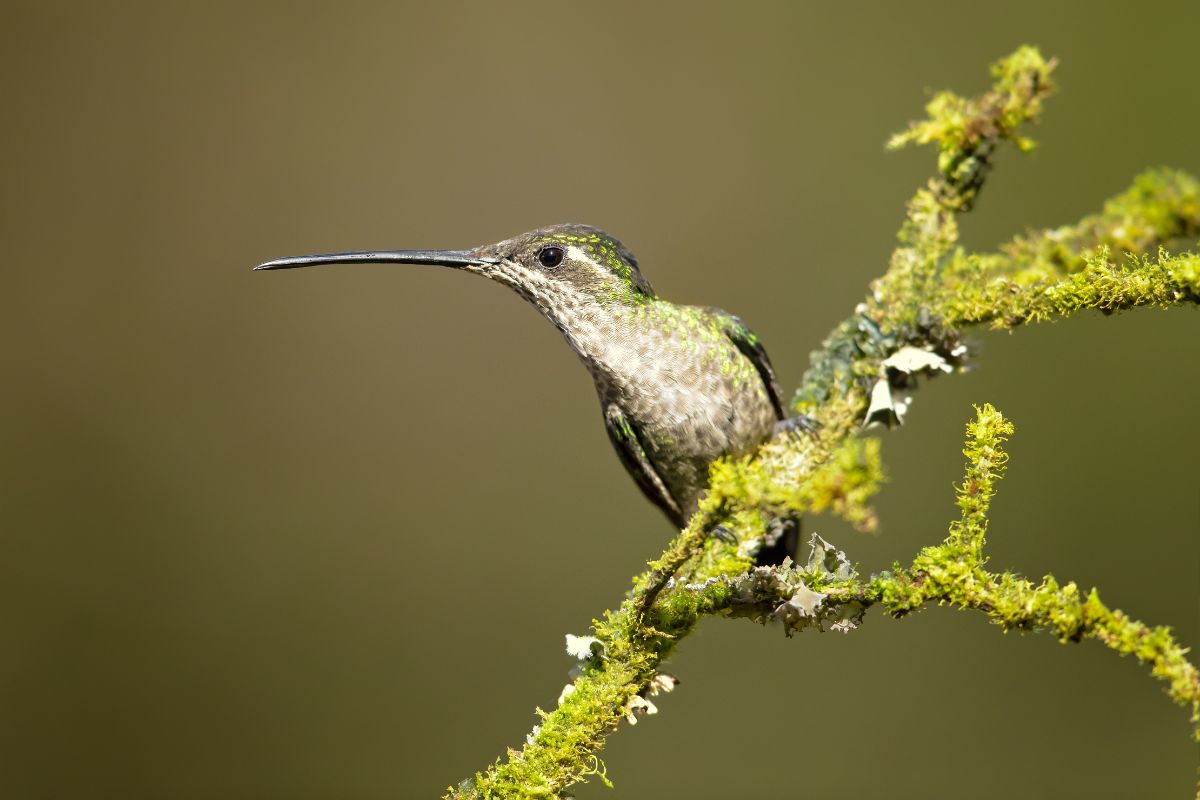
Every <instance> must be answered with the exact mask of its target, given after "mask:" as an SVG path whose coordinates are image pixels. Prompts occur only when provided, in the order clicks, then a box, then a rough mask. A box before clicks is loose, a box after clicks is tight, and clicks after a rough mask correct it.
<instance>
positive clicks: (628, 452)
mask: <svg viewBox="0 0 1200 800" xmlns="http://www.w3.org/2000/svg"><path fill="white" fill-rule="evenodd" d="M604 427H605V429H606V430H607V431H608V438H609V439H610V440H611V441H612V443H613V447H614V448H615V449H616V451H617V455H618V456H620V458H621V463H622V464H624V465H625V469H626V470H627V471H628V472H629V474H630V475H632V476H633V480H634V482H636V483H637V485H638V488H640V489H641V490H642V493H643V494H644V495H646V497H647V498H648V499H649V500H650V502H651V503H654V505H656V506H658V507H659V508H661V509H662V510H663V511H664V512H665V513H666V515H667V516H668V517H669V518H670V520H671V522H672V523H674V524H675V526H676V527H680V528H682V527H683V526H684V524H686V522H687V520H686V519H684V518H683V512H682V511H681V510H680V509H679V504H678V503H676V502H675V498H673V497H671V493H670V492H669V491H667V486H666V484H665V483H663V480H662V478H660V477H659V475H658V472H657V471H656V470H655V469H654V465H653V464H652V463H650V459H649V458H648V457H647V456H646V450H645V448H644V447H642V440H641V437H640V435H639V434H638V431H637V429H636V428H635V427H634V426H633V424H632V423H631V422H630V421H629V418H628V417H626V416H625V414H624V412H622V411H621V409H620V408H619V407H618V406H617V404H616V403H609V404H608V406H606V407H605V409H604Z"/></svg>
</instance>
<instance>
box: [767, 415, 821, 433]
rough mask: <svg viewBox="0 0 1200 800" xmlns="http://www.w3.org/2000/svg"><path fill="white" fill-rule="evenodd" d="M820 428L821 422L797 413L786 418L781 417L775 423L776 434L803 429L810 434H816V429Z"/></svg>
mask: <svg viewBox="0 0 1200 800" xmlns="http://www.w3.org/2000/svg"><path fill="white" fill-rule="evenodd" d="M820 429H821V423H819V422H817V421H816V420H815V419H813V418H812V417H808V416H805V415H804V414H799V415H797V416H795V417H789V418H788V419H781V420H779V422H776V423H775V433H776V435H778V434H781V433H792V432H793V431H804V432H805V433H807V434H809V435H810V436H816V435H817V431H819V430H820Z"/></svg>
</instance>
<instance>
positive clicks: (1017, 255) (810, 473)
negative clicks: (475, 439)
mask: <svg viewBox="0 0 1200 800" xmlns="http://www.w3.org/2000/svg"><path fill="white" fill-rule="evenodd" d="M1053 68H1054V62H1053V61H1052V60H1051V61H1047V60H1045V59H1043V58H1042V56H1041V55H1040V54H1039V53H1038V52H1037V50H1035V49H1033V48H1021V49H1019V50H1018V51H1016V52H1015V53H1014V54H1012V55H1011V56H1009V57H1008V58H1006V59H1004V60H1002V61H1000V62H998V63H997V64H996V65H994V66H993V68H992V74H993V77H994V83H993V86H992V89H991V91H989V92H988V93H986V94H984V95H982V96H980V97H978V98H962V97H959V96H957V95H954V94H951V93H941V94H939V95H937V96H935V97H934V99H933V100H932V101H931V102H930V104H929V106H928V107H927V109H926V110H927V112H928V118H927V119H926V120H924V121H921V122H917V123H914V124H913V125H911V126H910V127H909V129H908V130H907V131H905V132H904V133H902V134H899V135H897V136H896V137H894V138H893V140H892V142H891V144H892V146H901V145H903V144H908V143H921V144H933V145H935V146H936V147H937V150H938V160H937V165H938V172H937V175H936V176H935V177H934V178H933V179H932V180H931V181H930V182H929V184H928V185H927V186H926V187H923V188H922V189H920V190H918V191H917V192H916V194H915V195H914V197H913V199H912V200H911V201H910V202H909V204H908V208H907V214H906V217H905V221H904V224H903V227H902V228H901V230H900V232H899V235H898V239H899V246H898V247H897V248H896V250H895V251H894V253H893V254H892V257H891V260H890V262H889V264H888V268H887V271H886V273H885V274H884V275H883V276H882V277H881V278H880V279H879V280H877V281H875V282H874V283H873V284H872V285H871V290H870V293H869V294H868V297H867V298H866V301H865V302H864V303H862V304H861V305H860V306H859V307H858V308H857V309H855V311H854V313H853V314H852V315H851V316H850V317H849V318H848V319H847V320H846V321H844V322H843V323H841V324H840V325H839V326H837V327H836V328H835V329H834V331H833V332H832V333H831V334H830V335H829V337H828V338H827V339H826V340H825V342H824V343H823V345H822V347H821V348H820V349H819V350H817V351H816V352H814V353H813V355H812V365H811V367H810V369H809V370H808V371H807V372H806V373H805V376H804V378H803V380H802V382H801V385H800V389H799V390H798V392H797V393H796V396H795V400H794V406H795V407H796V409H797V410H799V411H802V412H804V413H807V414H809V415H811V416H812V417H813V418H815V419H816V420H817V421H818V422H819V423H820V424H821V429H820V434H819V435H818V436H815V437H814V436H806V435H785V436H782V437H780V438H778V439H775V440H772V441H770V442H768V443H767V444H765V445H764V446H763V447H762V448H760V449H759V451H758V452H757V453H755V454H753V455H750V456H747V457H744V458H740V459H731V460H727V461H721V462H718V463H717V464H715V465H713V467H712V470H711V475H710V488H709V491H708V493H707V495H706V496H705V497H704V499H703V500H702V501H701V503H700V507H699V510H698V512H697V513H696V514H695V516H694V517H693V518H692V519H691V520H689V522H688V524H687V526H686V527H685V528H684V529H683V530H682V531H680V533H679V534H678V536H676V537H675V539H674V540H673V541H672V542H671V544H670V545H669V547H668V548H667V549H666V550H665V551H664V552H663V554H662V555H661V556H660V557H659V558H658V559H656V560H655V561H652V562H650V563H649V564H648V565H647V568H646V570H645V571H644V572H643V573H642V574H641V575H639V576H638V577H636V578H635V579H634V581H633V588H632V591H631V592H630V594H629V596H628V597H626V599H625V600H624V602H622V603H621V605H620V607H618V608H617V609H616V610H614V611H609V612H605V613H604V615H603V616H602V618H601V619H599V620H595V621H594V622H593V632H594V634H595V636H596V637H597V638H598V639H599V641H600V644H601V645H602V647H603V653H602V655H598V656H595V657H593V658H592V659H590V660H588V661H587V662H583V663H582V665H581V668H582V674H581V675H580V676H579V677H578V678H577V679H576V680H575V681H574V683H573V685H572V686H573V691H572V692H571V693H569V694H567V695H565V696H564V697H563V699H562V701H561V702H560V703H559V704H558V706H557V707H556V708H554V709H553V710H551V711H549V712H542V711H540V710H539V712H538V713H539V716H540V718H541V722H540V726H539V727H538V728H537V729H536V730H535V732H534V733H532V734H531V735H530V737H529V739H528V740H527V742H526V744H525V745H524V747H522V748H520V749H515V748H514V749H510V750H509V751H508V753H507V759H506V760H505V761H503V762H501V761H499V760H498V761H497V762H496V763H495V764H493V765H492V766H491V767H490V768H489V769H488V770H486V771H485V772H483V773H478V774H476V775H475V776H474V778H472V779H470V780H468V781H465V782H464V783H463V784H462V785H460V786H459V787H458V788H457V789H451V790H449V794H450V796H453V797H461V798H467V797H471V798H493V797H495V798H499V797H539V798H549V797H560V796H561V795H562V791H563V790H564V789H565V788H566V787H568V786H570V785H571V784H573V783H576V782H579V781H583V780H587V779H589V778H598V779H599V780H601V781H603V782H605V783H607V776H606V769H605V766H604V764H603V762H601V761H600V760H599V757H598V753H599V752H600V750H601V749H602V747H603V745H604V741H605V739H606V737H607V736H608V735H609V734H610V733H611V732H612V731H613V730H614V729H615V728H616V727H617V725H618V724H619V723H620V721H621V719H622V718H624V717H625V715H626V713H627V709H628V707H629V704H630V703H631V702H633V701H635V700H636V699H637V698H638V697H639V695H641V694H642V693H644V692H646V691H647V690H648V688H649V687H651V685H652V682H653V681H654V680H655V676H656V675H657V673H658V669H659V667H660V665H661V664H662V662H663V660H664V659H666V658H668V657H669V656H670V655H671V653H672V652H673V650H674V648H675V646H676V645H677V644H678V642H679V641H680V640H682V639H683V638H684V637H686V636H687V635H688V634H689V633H690V632H691V631H692V630H693V629H694V627H695V625H696V623H697V622H698V621H699V620H700V619H701V618H703V617H704V616H706V615H730V616H750V617H752V618H756V619H760V620H765V619H768V618H770V617H772V616H778V615H779V614H783V615H784V616H785V617H786V616H787V615H789V614H792V615H794V614H804V613H818V612H819V613H820V614H822V615H825V617H826V618H827V619H837V620H838V624H839V625H843V623H844V625H843V627H841V628H839V629H841V630H848V629H849V628H851V627H853V626H854V625H855V624H857V620H858V619H859V618H860V617H861V612H862V610H863V609H865V608H866V607H868V606H870V605H874V604H878V605H880V606H882V607H883V608H884V609H885V610H886V611H887V612H888V613H889V614H891V615H893V616H896V617H902V616H905V615H907V614H910V613H913V612H915V611H917V610H918V609H920V608H922V607H924V606H925V605H927V604H930V603H937V604H949V605H954V606H957V607H959V608H966V609H973V610H977V611H979V612H982V613H983V614H985V615H987V617H988V618H989V619H991V620H992V621H993V622H995V623H996V624H997V625H999V626H1001V627H1003V628H1004V629H1006V630H1010V629H1013V630H1044V631H1047V632H1050V633H1052V634H1053V635H1055V636H1056V637H1057V638H1058V639H1059V640H1060V641H1063V642H1073V641H1079V640H1081V639H1094V640H1096V641H1099V642H1101V643H1102V644H1103V645H1105V646H1106V647H1108V648H1110V649H1112V650H1114V651H1115V652H1117V653H1120V654H1122V655H1131V656H1133V657H1134V658H1137V659H1138V660H1139V661H1141V662H1142V663H1144V664H1146V665H1148V666H1149V668H1150V671H1151V674H1152V675H1154V676H1155V677H1156V678H1159V679H1161V680H1163V681H1165V682H1166V683H1167V686H1168V692H1169V694H1170V696H1171V697H1172V698H1173V699H1174V700H1175V701H1176V702H1177V703H1180V704H1181V705H1184V706H1188V707H1190V709H1191V713H1192V719H1193V722H1195V723H1197V728H1196V730H1197V731H1200V678H1198V677H1197V670H1196V668H1195V667H1194V666H1193V665H1192V664H1191V663H1190V662H1189V661H1188V660H1187V658H1186V653H1187V651H1186V649H1184V648H1183V647H1182V646H1181V645H1180V644H1179V643H1178V642H1177V641H1175V639H1174V637H1173V636H1172V635H1171V633H1170V631H1169V630H1168V629H1167V628H1163V627H1156V628H1151V627H1149V626H1146V625H1144V624H1143V623H1141V622H1138V621H1136V620H1132V619H1130V618H1129V617H1128V616H1127V615H1125V614H1123V613H1122V612H1121V611H1119V610H1111V609H1109V608H1108V607H1107V606H1105V605H1104V604H1103V603H1102V602H1101V601H1100V599H1099V595H1098V594H1097V592H1096V591H1095V590H1094V589H1093V590H1091V591H1090V592H1087V593H1084V592H1081V591H1080V590H1079V588H1078V587H1077V586H1076V585H1075V584H1074V583H1067V584H1065V585H1061V584H1060V583H1059V582H1058V581H1056V580H1055V579H1054V578H1053V577H1050V576H1047V577H1046V578H1044V579H1043V580H1042V581H1041V582H1040V583H1036V584H1035V583H1033V582H1031V581H1029V580H1026V579H1024V578H1022V577H1020V576H1017V575H1014V574H1012V573H1007V572H1003V573H993V572H990V571H989V570H988V569H987V557H986V553H985V547H986V541H987V535H988V511H989V507H990V503H991V500H992V497H993V496H994V494H995V491H996V484H997V482H998V481H999V480H1000V479H1001V478H1002V477H1003V474H1004V471H1005V468H1006V462H1007V457H1006V455H1005V451H1004V443H1005V439H1006V438H1007V437H1008V436H1009V435H1010V434H1011V433H1012V426H1011V424H1010V423H1009V422H1008V421H1007V420H1005V419H1004V417H1003V416H1001V415H1000V414H999V412H997V411H996V410H995V409H994V408H992V407H991V406H988V405H984V406H982V407H979V408H978V409H977V411H976V418H975V419H974V421H972V422H971V423H970V424H969V425H968V429H967V433H968V436H967V443H966V447H965V449H964V454H965V456H966V459H967V469H966V474H965V477H964V479H963V482H962V483H961V484H960V485H959V486H957V487H956V499H957V503H958V506H959V509H960V516H959V519H957V520H955V521H954V522H953V523H951V525H950V527H949V532H948V535H947V536H946V538H945V539H944V540H943V541H941V542H940V543H938V544H935V545H931V546H928V547H925V548H923V549H922V550H921V551H920V552H919V553H918V554H917V555H916V557H915V558H914V559H913V561H912V563H911V564H909V565H908V566H901V565H900V564H896V565H893V568H892V569H891V570H889V571H886V572H881V573H879V574H877V575H874V576H872V577H870V578H869V579H866V580H862V579H859V578H858V577H857V575H855V574H854V573H853V571H852V570H849V569H848V565H847V569H844V570H843V569H838V570H836V571H835V570H829V569H822V568H819V567H816V566H814V565H808V566H806V567H801V568H793V567H792V566H788V567H783V566H780V567H775V568H753V565H752V561H751V559H750V557H749V556H748V555H747V553H746V552H744V551H745V548H744V547H743V546H742V545H744V544H746V543H748V542H749V541H750V540H754V539H758V538H761V537H762V536H763V535H764V533H765V532H766V529H767V526H768V524H769V523H770V521H771V519H772V518H773V517H775V516H778V515H781V514H789V515H790V514H801V513H806V512H810V511H815V510H829V511H832V512H834V513H837V514H839V515H841V516H842V517H844V518H846V519H847V520H849V521H850V522H852V523H854V524H855V525H856V526H858V527H860V528H864V529H870V528H871V527H872V526H873V525H874V521H875V517H874V513H873V512H872V510H871V508H870V506H869V500H870V498H871V496H872V495H873V494H874V493H875V491H876V490H877V488H878V486H879V484H880V483H881V481H882V480H883V469H882V464H881V458H880V452H879V444H878V442H877V441H876V440H873V439H864V438H862V437H861V436H860V435H859V434H860V431H861V429H862V426H863V422H864V419H865V415H866V411H867V408H868V405H869V402H870V397H871V393H872V389H873V387H875V386H877V385H880V383H881V382H883V381H887V382H888V385H889V386H890V387H891V388H898V389H904V390H905V391H910V390H912V389H913V388H915V385H916V376H914V375H908V374H903V375H897V374H895V371H894V370H889V369H887V368H886V367H885V366H884V362H885V361H886V360H887V359H888V358H889V357H890V356H892V355H893V354H895V353H896V352H897V351H899V350H900V349H901V348H903V347H906V346H912V347H916V348H918V349H921V350H925V351H928V352H930V353H933V354H935V355H937V356H940V357H941V358H942V359H943V360H944V363H945V364H948V365H950V366H951V367H954V366H957V365H960V364H962V363H963V361H964V359H965V358H966V357H967V356H966V355H965V354H964V352H963V348H962V347H961V343H962V339H961V336H962V332H963V331H964V330H965V329H966V328H967V327H969V326H972V325H979V324H990V325H992V326H994V327H1011V326H1015V325H1019V324H1025V323H1030V322H1036V321H1040V320H1046V319H1056V318H1063V317H1069V316H1071V315H1073V314H1075V313H1077V312H1078V311H1081V310H1084V309H1096V310H1099V311H1102V312H1105V313H1111V312H1113V311H1117V310H1121V309H1126V308H1134V307H1139V306H1169V305H1180V304H1195V303H1200V257H1198V256H1196V255H1192V254H1190V253H1184V254H1182V255H1169V254H1168V253H1166V252H1164V251H1161V250H1159V248H1160V247H1161V246H1163V245H1164V244H1166V243H1168V242H1171V241H1183V240H1186V239H1188V237H1192V238H1194V237H1197V236H1200V189H1198V184H1197V182H1196V181H1195V180H1194V179H1193V178H1190V177H1188V176H1187V175H1184V174H1183V173H1179V172H1173V171H1169V170H1152V171H1150V172H1147V173H1145V174H1143V175H1141V176H1139V177H1138V178H1137V180H1136V181H1135V182H1134V185H1133V186H1132V188H1131V189H1129V190H1128V191H1126V192H1124V193H1122V194H1121V195H1118V196H1117V197H1115V198H1113V199H1111V200H1110V201H1108V203H1106V204H1105V206H1104V208H1103V210H1102V211H1101V212H1100V213H1099V214H1096V215H1092V216H1089V217H1086V218H1084V219H1083V220H1081V221H1080V222H1079V223H1076V224H1075V225H1072V226H1066V227H1062V228H1055V229H1051V230H1046V231H1040V232H1035V233H1030V234H1026V235H1024V236H1021V237H1017V238H1015V239H1013V240H1012V242H1011V243H1010V244H1009V245H1007V246H1005V247H1004V248H1003V250H1002V251H1001V252H998V253H968V252H966V251H964V250H963V249H962V248H961V247H960V246H959V245H958V223H957V217H958V215H959V214H961V213H963V212H965V211H967V210H969V209H970V208H971V206H972V204H973V202H974V200H975V198H976V197H977V195H978V192H979V191H980V188H981V187H982V185H983V182H984V179H985V178H986V176H987V174H988V171H989V170H990V168H991V165H992V160H991V159H992V155H993V153H994V151H995V148H996V146H998V145H999V144H1000V143H1002V142H1004V141H1009V142H1012V143H1014V144H1015V145H1016V146H1017V147H1018V148H1019V149H1022V150H1027V149H1029V148H1030V147H1031V146H1032V142H1031V141H1030V140H1029V139H1027V138H1025V137H1024V136H1022V135H1021V134H1020V132H1019V128H1020V126H1021V125H1023V124H1024V123H1026V122H1029V121H1032V120H1034V119H1036V118H1037V116H1038V115H1039V114H1040V112H1041V110H1042V104H1043V100H1044V99H1045V98H1046V97H1047V96H1048V95H1049V93H1050V92H1051V90H1052V88H1053V87H1052V84H1051V82H1050V74H1051V71H1052V70H1053ZM572 241H574V240H572ZM578 243H579V244H581V245H584V246H586V247H588V248H589V251H590V252H592V253H594V254H597V255H598V256H599V257H600V258H601V259H602V260H603V262H604V263H605V264H606V265H607V266H608V267H609V268H610V269H612V270H613V271H614V273H616V274H618V275H619V276H623V277H624V276H625V275H626V270H628V274H629V275H632V269H631V265H630V264H626V263H625V262H624V261H623V260H622V259H621V258H619V255H620V253H619V250H618V248H617V246H616V245H615V243H612V242H606V241H602V240H599V239H598V238H589V239H587V240H586V241H585V240H583V239H580V240H578ZM1155 251H1158V252H1157V254H1153V253H1155ZM1110 253H1128V254H1129V255H1127V256H1124V257H1123V258H1122V260H1121V261H1120V262H1114V261H1112V260H1110V255H1109V254H1110ZM614 259H616V260H615V261H614ZM653 311H654V304H653V303H652V302H651V301H650V300H649V299H647V301H646V302H645V303H643V304H642V305H640V306H637V307H636V308H635V310H634V311H633V312H632V313H635V314H648V313H652V312H653ZM664 322H667V323H671V324H675V325H677V326H679V327H680V328H681V329H682V328H686V329H687V330H690V331H694V332H695V333H696V335H697V337H703V336H705V335H708V336H710V337H714V338H715V337H719V336H721V335H722V333H721V331H720V330H714V329H709V330H704V329H702V326H701V325H700V320H699V319H698V318H696V317H695V316H694V315H687V314H682V313H681V314H679V315H678V317H677V318H675V319H671V320H664ZM751 336H752V334H751ZM692 346H695V343H694V342H693V343H692ZM889 386H885V387H884V388H889ZM717 525H724V526H726V527H727V528H729V529H731V530H732V531H733V532H734V533H735V535H736V538H737V539H738V543H739V544H738V545H731V544H727V543H725V542H723V541H721V540H720V539H717V538H715V537H713V536H711V535H710V534H711V532H712V531H713V529H714V528H715V527H716V526H717ZM839 555H840V554H839ZM787 624H788V626H789V627H787V628H786V630H788V631H789V632H790V631H792V630H798V629H799V628H800V627H802V625H797V624H796V623H795V621H794V620H791V619H790V618H789V621H787ZM818 625H819V623H818ZM1197 739H1198V741H1200V732H1198V733H1197Z"/></svg>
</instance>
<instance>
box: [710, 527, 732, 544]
mask: <svg viewBox="0 0 1200 800" xmlns="http://www.w3.org/2000/svg"><path fill="white" fill-rule="evenodd" d="M708 535H709V536H713V537H716V538H717V539H720V540H721V541H722V542H724V543H725V544H737V536H735V535H734V533H733V531H732V530H730V529H729V528H728V527H727V526H725V525H718V526H717V527H715V528H713V529H712V530H711V531H709V532H708Z"/></svg>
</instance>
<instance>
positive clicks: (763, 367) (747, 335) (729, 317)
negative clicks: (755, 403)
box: [714, 309, 788, 419]
mask: <svg viewBox="0 0 1200 800" xmlns="http://www.w3.org/2000/svg"><path fill="white" fill-rule="evenodd" d="M714 310H716V309H714ZM719 313H720V315H721V318H722V319H723V320H724V322H725V326H724V330H725V336H726V337H728V339H729V341H731V342H733V344H734V346H735V347H737V349H738V350H740V351H741V353H742V355H744V356H745V357H746V358H748V359H750V363H751V364H753V365H754V369H756V370H758V376H759V377H760V378H762V382H763V386H765V387H766V389H767V396H768V397H770V398H771V405H772V406H774V407H775V417H776V419H787V416H788V415H787V403H786V402H785V401H784V399H783V389H781V388H780V386H779V381H778V380H777V379H776V377H775V368H774V367H772V366H771V359H770V358H768V357H767V351H766V350H765V349H764V348H763V346H762V342H761V341H760V340H759V338H758V336H756V335H755V334H754V332H753V331H751V330H750V329H749V328H748V327H746V323H744V322H742V320H741V319H740V318H739V317H735V316H734V315H733V314H728V313H725V312H719Z"/></svg>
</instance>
